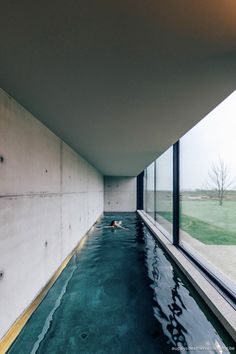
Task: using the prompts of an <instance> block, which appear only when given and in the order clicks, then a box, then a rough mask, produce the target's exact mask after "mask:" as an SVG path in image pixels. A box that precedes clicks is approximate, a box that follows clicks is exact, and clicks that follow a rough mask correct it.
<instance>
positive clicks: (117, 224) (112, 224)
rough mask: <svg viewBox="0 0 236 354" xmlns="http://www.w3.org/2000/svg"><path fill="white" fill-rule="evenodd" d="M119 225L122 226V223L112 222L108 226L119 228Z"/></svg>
mask: <svg viewBox="0 0 236 354" xmlns="http://www.w3.org/2000/svg"><path fill="white" fill-rule="evenodd" d="M121 224H122V221H117V220H112V222H111V225H110V226H113V227H115V226H121Z"/></svg>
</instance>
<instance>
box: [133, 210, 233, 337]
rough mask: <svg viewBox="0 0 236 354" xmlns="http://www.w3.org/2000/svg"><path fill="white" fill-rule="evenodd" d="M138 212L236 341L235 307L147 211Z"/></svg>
mask: <svg viewBox="0 0 236 354" xmlns="http://www.w3.org/2000/svg"><path fill="white" fill-rule="evenodd" d="M137 213H138V215H139V216H140V217H141V218H142V220H143V221H144V223H145V224H146V226H147V227H148V228H149V229H150V230H151V232H152V233H153V234H154V236H155V237H156V238H157V239H158V241H159V242H160V243H161V245H162V246H163V247H164V249H165V250H166V251H167V253H168V254H169V255H170V257H171V258H172V259H173V261H174V262H175V263H176V264H177V266H178V267H179V268H180V269H181V270H182V272H183V273H184V275H185V276H186V277H187V279H188V280H189V281H190V283H191V284H192V285H193V286H194V288H195V289H196V291H197V292H198V294H199V295H200V296H201V298H202V299H203V300H204V301H205V303H206V304H207V305H208V307H209V308H210V309H211V311H212V312H213V313H214V314H215V316H216V317H217V319H218V320H219V321H220V323H221V324H222V325H223V327H224V328H225V329H226V331H227V332H228V333H229V335H230V336H231V337H232V338H233V340H234V341H235V342H236V313H235V310H234V308H233V307H232V306H231V305H230V304H229V303H228V302H227V301H226V300H225V299H224V297H223V296H222V295H221V294H220V293H219V292H218V291H217V289H216V288H215V287H214V286H213V285H212V284H211V283H210V282H209V281H208V280H207V279H206V278H205V277H204V276H203V275H202V274H201V273H200V271H199V270H198V269H197V267H196V266H194V265H193V264H192V263H191V262H190V260H188V258H187V257H186V256H185V255H184V254H183V253H182V252H181V251H180V250H179V249H178V248H177V247H176V246H174V245H173V244H172V243H171V242H170V241H169V240H168V239H167V237H166V236H164V235H163V234H162V233H161V231H160V230H159V229H158V228H157V226H155V225H154V224H153V223H152V222H151V221H150V219H149V217H148V216H147V214H146V212H145V211H143V210H137Z"/></svg>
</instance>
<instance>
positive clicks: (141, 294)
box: [9, 213, 234, 354]
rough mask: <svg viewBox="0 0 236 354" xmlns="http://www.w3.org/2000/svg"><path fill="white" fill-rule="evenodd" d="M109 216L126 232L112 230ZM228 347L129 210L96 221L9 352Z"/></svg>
mask: <svg viewBox="0 0 236 354" xmlns="http://www.w3.org/2000/svg"><path fill="white" fill-rule="evenodd" d="M112 219H119V220H122V221H123V225H124V226H126V227H127V228H128V229H127V230H121V229H119V230H111V229H110V228H108V227H107V225H109V224H110V222H111V220H112ZM230 346H231V347H233V346H234V343H233V342H232V340H231V339H230V337H229V336H228V335H227V333H226V332H225V331H224V329H223V328H222V327H221V325H220V324H219V323H218V322H217V320H216V319H215V317H214V315H213V314H212V313H210V312H209V311H208V309H207V308H206V306H205V305H204V303H203V302H202V301H201V300H199V298H198V296H197V294H196V293H195V291H194V289H193V288H192V287H191V285H190V284H189V283H188V282H187V280H186V279H185V277H184V276H183V275H182V273H181V272H180V271H179V270H178V269H177V268H176V267H175V266H174V264H173V263H172V261H171V260H170V259H169V258H168V256H167V255H166V253H165V252H164V251H163V250H162V248H161V247H160V246H159V245H158V243H157V241H156V240H155V239H154V237H153V236H152V235H151V234H150V232H149V231H148V229H147V228H146V227H145V226H144V224H143V222H142V221H141V220H140V219H139V217H138V216H137V215H136V214H132V213H130V214H120V215H117V214H116V215H111V214H108V215H106V216H104V217H103V218H102V220H101V222H99V223H98V224H96V226H95V227H94V229H93V230H92V231H91V232H90V234H89V236H88V238H87V241H86V243H85V246H84V247H83V248H82V249H81V250H80V251H79V252H78V253H77V254H76V255H75V256H74V257H73V258H72V260H71V261H70V262H69V264H68V266H67V267H66V269H65V270H64V271H63V273H62V274H61V276H60V277H59V278H58V280H57V282H56V283H55V284H54V286H53V287H52V288H51V289H50V291H49V292H48V294H47V296H46V298H45V299H44V300H43V302H42V303H41V304H40V306H39V307H38V309H37V310H36V311H35V313H34V314H33V316H32V317H31V318H30V320H29V322H28V323H27V325H26V326H25V328H24V329H23V331H22V332H21V334H20V336H19V337H18V338H17V340H16V341H15V343H14V344H13V346H12V347H11V349H10V350H9V353H11V354H28V353H29V354H30V353H32V354H33V353H38V354H39V353H40V354H54V353H55V354H60V353H62V354H66V353H68V354H80V353H81V354H112V353H114V354H129V353H130V354H131V353H132V354H139V353H140V354H141V353H142V354H152V353H153V354H154V353H155V354H157V353H164V354H165V353H174V352H176V351H177V352H184V353H194V354H197V353H203V352H205V353H229V350H228V349H227V347H230ZM232 352H233V351H232Z"/></svg>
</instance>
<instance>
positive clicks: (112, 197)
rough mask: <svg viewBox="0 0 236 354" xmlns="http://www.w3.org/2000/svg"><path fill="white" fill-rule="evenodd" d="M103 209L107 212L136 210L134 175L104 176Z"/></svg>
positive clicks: (135, 179) (135, 182) (135, 180)
mask: <svg viewBox="0 0 236 354" xmlns="http://www.w3.org/2000/svg"><path fill="white" fill-rule="evenodd" d="M104 188H105V190H104V210H105V211H107V212H112V211H114V212H119V211H120V212H126V211H127V212H130V211H132V212H133V211H136V209H137V207H136V194H137V192H136V188H137V178H136V177H113V176H106V177H104Z"/></svg>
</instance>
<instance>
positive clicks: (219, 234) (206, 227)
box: [158, 207, 236, 245]
mask: <svg viewBox="0 0 236 354" xmlns="http://www.w3.org/2000/svg"><path fill="white" fill-rule="evenodd" d="M219 208H220V207H219ZM158 214H160V215H161V216H162V217H163V218H165V219H166V220H168V221H170V222H172V213H170V212H168V211H166V212H165V211H163V212H159V213H158ZM235 222H236V220H235ZM180 225H181V226H180V228H181V229H182V230H183V231H186V232H187V233H188V234H189V235H191V236H193V237H194V238H196V239H198V240H199V241H201V242H203V243H205V244H207V245H236V233H234V232H231V231H228V230H226V229H223V228H221V227H218V226H215V225H212V224H210V223H207V222H205V221H202V220H200V219H198V218H195V217H192V216H189V215H185V214H182V215H181V220H180Z"/></svg>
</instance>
